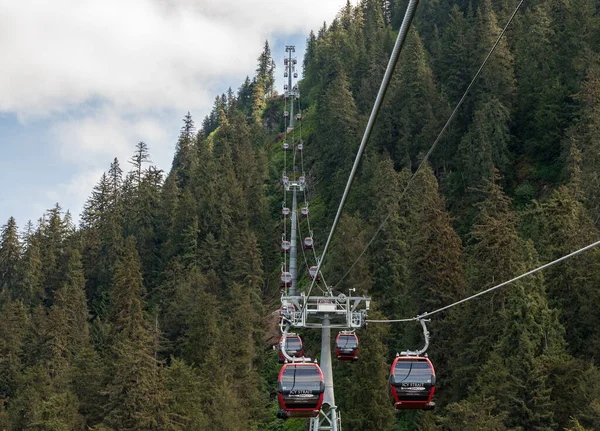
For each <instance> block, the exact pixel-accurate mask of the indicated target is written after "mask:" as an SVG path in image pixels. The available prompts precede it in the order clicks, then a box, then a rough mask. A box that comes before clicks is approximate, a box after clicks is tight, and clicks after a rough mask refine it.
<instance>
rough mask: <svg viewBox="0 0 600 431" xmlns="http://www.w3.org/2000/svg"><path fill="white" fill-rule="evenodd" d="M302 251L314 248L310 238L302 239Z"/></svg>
mask: <svg viewBox="0 0 600 431" xmlns="http://www.w3.org/2000/svg"><path fill="white" fill-rule="evenodd" d="M303 245H304V250H312V249H313V248H315V242H314V241H313V239H312V238H311V237H306V238H304V243H303Z"/></svg>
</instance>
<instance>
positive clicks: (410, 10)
mask: <svg viewBox="0 0 600 431" xmlns="http://www.w3.org/2000/svg"><path fill="white" fill-rule="evenodd" d="M418 4H419V0H410V2H409V4H408V7H407V8H406V13H405V15H404V20H403V21H402V25H401V26H400V31H399V32H398V37H397V38H396V43H395V45H394V49H393V51H392V55H391V56H390V60H389V62H388V65H387V69H386V70H385V74H384V75H383V80H382V81H381V86H380V87H379V92H378V93H377V98H376V99H375V103H374V104H373V109H372V111H371V116H370V117H369V121H368V123H367V127H366V128H365V132H364V135H363V137H362V141H361V143H360V147H359V148H358V152H357V154H356V159H355V160H354V165H353V166H352V170H351V171H350V176H349V177H348V182H347V183H346V188H345V190H344V194H343V195H342V199H341V200H340V205H339V207H338V210H337V214H336V215H335V219H334V220H333V224H332V225H331V231H330V232H329V236H328V237H327V242H326V243H325V248H324V249H323V253H322V254H321V258H320V259H319V260H318V262H317V274H319V271H321V265H322V264H323V261H324V260H325V255H326V254H327V251H328V250H329V244H330V243H331V238H332V237H333V234H334V232H335V228H336V227H337V225H338V222H339V220H340V216H341V214H342V210H343V209H344V204H345V203H346V198H347V197H348V193H349V192H350V187H351V186H352V181H353V180H354V177H355V175H356V171H357V170H358V165H359V164H360V160H361V158H362V155H363V153H364V151H365V147H366V145H367V141H368V140H369V137H370V136H371V131H372V130H373V125H374V124H375V120H376V119H377V115H378V114H379V110H380V108H381V104H382V102H383V98H384V97H385V93H386V92H387V89H388V87H389V85H390V80H391V78H392V73H393V72H394V69H395V67H396V63H397V62H398V57H399V55H400V52H401V51H402V48H403V46H404V42H405V41H406V36H407V34H408V30H409V28H410V25H411V23H412V21H413V18H414V16H415V10H416V8H417V5H418ZM314 284H315V280H313V281H312V283H311V284H310V287H309V289H308V292H307V294H306V297H307V298H308V297H309V296H310V292H311V290H312V288H313V286H314Z"/></svg>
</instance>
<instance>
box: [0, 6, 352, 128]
mask: <svg viewBox="0 0 600 431" xmlns="http://www.w3.org/2000/svg"><path fill="white" fill-rule="evenodd" d="M344 3H345V1H343V0H302V1H295V2H289V1H281V0H255V1H243V0H242V1H239V0H238V1H233V0H215V1H207V0H200V1H192V0H179V1H162V0H128V1H126V2H122V1H119V0H104V1H96V0H80V1H74V0H56V1H52V2H48V1H45V0H23V1H10V0H3V1H0V8H1V10H2V13H1V14H0V52H2V60H3V61H2V68H0V94H2V98H0V112H2V111H4V112H14V113H17V114H18V115H20V116H21V118H27V117H28V116H31V115H34V116H37V115H48V114H52V113H56V112H65V111H68V110H69V109H72V108H74V107H77V105H79V104H82V103H85V102H90V101H98V100H99V101H102V102H104V101H107V102H109V103H110V104H111V105H113V106H115V107H116V108H117V109H118V110H119V111H120V112H138V111H140V110H144V111H146V110H160V109H164V108H168V109H177V110H179V111H183V110H188V109H194V108H195V107H199V106H205V105H206V104H207V103H210V102H211V101H212V97H213V95H212V92H211V91H210V87H211V84H213V83H214V82H215V80H216V79H220V78H223V77H227V76H230V77H234V76H236V77H237V76H241V75H246V74H248V73H250V72H251V71H253V70H254V68H255V63H256V58H257V56H258V54H259V52H260V50H261V48H262V43H263V41H264V40H265V38H267V37H269V36H272V35H274V34H279V35H281V34H286V33H288V34H289V33H293V32H298V31H308V30H309V29H311V28H318V27H319V26H320V25H321V23H322V22H323V20H331V19H332V18H333V16H334V15H335V13H336V12H337V11H338V10H339V8H340V7H341V6H342V5H343V4H344Z"/></svg>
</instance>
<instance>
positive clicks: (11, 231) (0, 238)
mask: <svg viewBox="0 0 600 431" xmlns="http://www.w3.org/2000/svg"><path fill="white" fill-rule="evenodd" d="M20 260H21V244H20V242H19V233H18V231H17V222H16V221H15V219H14V218H13V217H11V218H9V219H8V222H7V223H6V224H5V225H4V226H2V231H1V232H0V290H4V289H11V290H12V289H15V288H16V282H17V277H18V268H19V262H20Z"/></svg>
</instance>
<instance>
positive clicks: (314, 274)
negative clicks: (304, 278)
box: [308, 266, 321, 281]
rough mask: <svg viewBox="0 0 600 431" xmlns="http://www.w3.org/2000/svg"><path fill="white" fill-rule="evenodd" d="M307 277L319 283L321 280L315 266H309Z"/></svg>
mask: <svg viewBox="0 0 600 431" xmlns="http://www.w3.org/2000/svg"><path fill="white" fill-rule="evenodd" d="M308 277H309V278H310V279H311V280H315V279H316V280H317V281H319V280H320V279H321V274H320V273H317V267H316V266H311V267H310V268H308Z"/></svg>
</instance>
